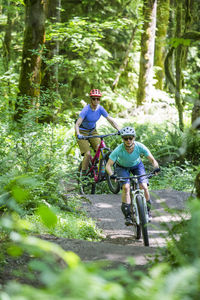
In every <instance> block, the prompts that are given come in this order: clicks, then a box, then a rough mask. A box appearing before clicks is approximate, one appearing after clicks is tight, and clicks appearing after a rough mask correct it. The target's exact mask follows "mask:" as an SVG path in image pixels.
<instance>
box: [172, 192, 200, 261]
mask: <svg viewBox="0 0 200 300" xmlns="http://www.w3.org/2000/svg"><path fill="white" fill-rule="evenodd" d="M185 218H186V216H184V217H183V219H182V222H180V224H178V225H179V226H177V225H176V226H175V227H173V229H172V230H171V234H170V237H171V239H170V240H169V242H168V246H167V252H166V259H167V260H168V261H171V262H173V264H174V265H175V266H182V265H189V264H194V263H196V262H197V261H198V259H199V252H200V238H199V235H198V231H199V229H200V203H199V199H194V198H191V199H190V201H188V216H187V221H185V220H184V219H185ZM172 233H173V236H172Z"/></svg>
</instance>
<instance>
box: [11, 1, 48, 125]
mask: <svg viewBox="0 0 200 300" xmlns="http://www.w3.org/2000/svg"><path fill="white" fill-rule="evenodd" d="M24 3H25V7H26V12H25V13H26V14H25V31H24V43H23V53H22V63H21V72H20V79H19V93H18V97H17V101H16V106H15V115H14V119H15V120H16V121H17V120H19V119H21V117H22V116H23V114H24V113H25V112H26V111H27V110H28V109H29V108H30V107H32V106H35V105H37V103H38V99H39V96H40V83H41V55H42V48H43V44H44V40H45V8H46V5H47V0H46V1H45V0H25V1H24Z"/></svg>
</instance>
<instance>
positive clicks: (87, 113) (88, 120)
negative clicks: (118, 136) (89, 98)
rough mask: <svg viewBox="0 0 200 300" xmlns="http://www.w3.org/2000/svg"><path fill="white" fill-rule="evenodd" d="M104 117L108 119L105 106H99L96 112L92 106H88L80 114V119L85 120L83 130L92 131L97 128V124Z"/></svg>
mask: <svg viewBox="0 0 200 300" xmlns="http://www.w3.org/2000/svg"><path fill="white" fill-rule="evenodd" d="M101 116H103V117H105V118H107V117H108V113H107V111H106V110H105V109H104V108H103V106H101V105H98V106H97V108H96V110H92V109H91V107H90V104H88V105H86V106H85V107H84V108H83V109H82V111H81V112H80V114H79V117H81V118H82V119H83V122H82V124H81V125H80V129H81V130H92V129H94V128H95V127H96V122H97V121H98V120H99V119H100V117H101Z"/></svg>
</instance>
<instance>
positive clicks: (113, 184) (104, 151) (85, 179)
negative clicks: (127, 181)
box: [78, 133, 120, 194]
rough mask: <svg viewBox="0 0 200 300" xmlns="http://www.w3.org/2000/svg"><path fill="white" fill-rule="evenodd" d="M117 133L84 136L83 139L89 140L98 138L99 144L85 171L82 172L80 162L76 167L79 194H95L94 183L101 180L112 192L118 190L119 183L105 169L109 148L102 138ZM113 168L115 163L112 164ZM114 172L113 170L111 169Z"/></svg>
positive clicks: (115, 192)
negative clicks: (105, 182) (84, 172)
mask: <svg viewBox="0 0 200 300" xmlns="http://www.w3.org/2000/svg"><path fill="white" fill-rule="evenodd" d="M114 135H118V133H110V134H103V135H89V136H84V137H83V139H85V140H89V139H92V138H100V139H101V142H100V145H99V147H98V149H97V151H96V153H95V155H94V157H92V156H90V160H89V168H88V170H87V173H86V174H84V176H83V174H82V162H81V163H80V165H79V168H78V185H79V190H80V193H81V194H95V189H96V184H97V183H99V182H102V181H107V183H108V186H109V189H110V191H111V192H112V193H114V194H117V193H118V192H119V191H120V184H119V182H117V181H116V180H115V179H114V180H113V179H111V178H110V176H109V175H108V174H107V173H106V171H105V166H106V163H107V161H108V158H109V155H110V153H111V150H110V148H108V147H106V144H105V142H104V140H103V139H104V138H105V137H107V136H114ZM113 168H115V165H114V166H113ZM113 173H114V170H113Z"/></svg>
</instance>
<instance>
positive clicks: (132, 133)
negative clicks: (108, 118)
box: [120, 126, 136, 137]
mask: <svg viewBox="0 0 200 300" xmlns="http://www.w3.org/2000/svg"><path fill="white" fill-rule="evenodd" d="M120 135H121V136H122V137H123V136H129V135H130V136H134V137H135V136H136V133H135V129H134V128H133V127H129V126H127V127H124V128H122V130H120Z"/></svg>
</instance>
